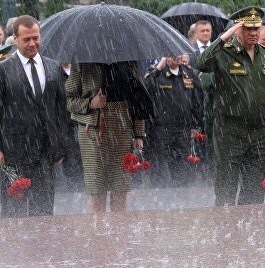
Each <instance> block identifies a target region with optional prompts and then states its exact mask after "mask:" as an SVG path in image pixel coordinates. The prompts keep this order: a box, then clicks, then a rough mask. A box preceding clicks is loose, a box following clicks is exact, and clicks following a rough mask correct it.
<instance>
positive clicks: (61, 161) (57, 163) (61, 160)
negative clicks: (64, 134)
mask: <svg viewBox="0 0 265 268" xmlns="http://www.w3.org/2000/svg"><path fill="white" fill-rule="evenodd" d="M62 163H63V158H62V159H60V160H59V161H57V162H55V164H54V165H55V166H59V165H60V164H62Z"/></svg>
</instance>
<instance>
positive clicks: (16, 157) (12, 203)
mask: <svg viewBox="0 0 265 268" xmlns="http://www.w3.org/2000/svg"><path fill="white" fill-rule="evenodd" d="M14 41H15V44H16V45H17V51H16V53H15V54H14V55H13V56H12V57H11V58H9V59H7V60H5V61H3V62H1V63H0V120H1V121H0V129H1V135H0V163H6V164H7V165H10V166H12V167H15V168H16V170H17V172H18V174H21V175H23V176H25V177H28V178H30V179H31V182H32V185H31V187H30V189H29V190H28V191H27V193H26V196H25V197H24V198H23V199H22V200H14V199H12V198H11V197H9V196H8V195H7V192H6V188H7V186H8V183H9V182H8V181H7V180H5V179H4V178H2V180H1V181H2V187H1V205H2V211H1V212H2V216H3V217H27V216H38V215H52V214H53V205H54V164H55V163H60V162H62V159H63V150H62V148H63V146H62V145H63V144H62V141H63V136H64V131H65V126H64V124H65V116H66V98H65V90H64V78H63V75H64V74H63V71H62V68H61V67H60V66H59V64H57V63H56V62H55V61H53V60H51V59H49V58H46V57H43V56H40V54H39V48H40V27H39V24H38V21H37V20H36V19H35V18H33V17H31V16H28V15H23V16H20V17H18V18H17V20H16V21H15V23H14ZM34 69H35V72H34ZM36 71H37V72H36Z"/></svg>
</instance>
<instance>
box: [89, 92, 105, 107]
mask: <svg viewBox="0 0 265 268" xmlns="http://www.w3.org/2000/svg"><path fill="white" fill-rule="evenodd" d="M106 104H107V98H106V95H104V94H102V90H101V89H100V90H99V92H98V94H97V95H96V96H95V97H94V98H93V99H92V100H91V102H90V108H91V109H100V108H104V107H105V106H106Z"/></svg>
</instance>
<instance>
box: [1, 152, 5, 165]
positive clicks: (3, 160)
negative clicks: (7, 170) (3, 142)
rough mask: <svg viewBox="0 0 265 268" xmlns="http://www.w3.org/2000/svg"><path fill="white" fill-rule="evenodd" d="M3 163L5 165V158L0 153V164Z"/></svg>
mask: <svg viewBox="0 0 265 268" xmlns="http://www.w3.org/2000/svg"><path fill="white" fill-rule="evenodd" d="M4 163H5V156H4V153H3V152H2V151H0V164H4Z"/></svg>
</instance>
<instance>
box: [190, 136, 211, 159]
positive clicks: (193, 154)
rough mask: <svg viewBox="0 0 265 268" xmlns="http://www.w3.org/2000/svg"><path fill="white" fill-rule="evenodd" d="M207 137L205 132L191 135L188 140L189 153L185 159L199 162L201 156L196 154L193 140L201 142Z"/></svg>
mask: <svg viewBox="0 0 265 268" xmlns="http://www.w3.org/2000/svg"><path fill="white" fill-rule="evenodd" d="M206 139H207V136H206V134H202V133H200V132H198V133H196V134H195V135H194V136H192V138H191V140H190V155H188V156H187V158H186V160H187V161H188V162H189V163H192V164H199V163H200V162H201V158H200V157H199V156H197V153H196V149H195V147H196V146H195V141H198V142H201V141H205V140H206Z"/></svg>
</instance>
